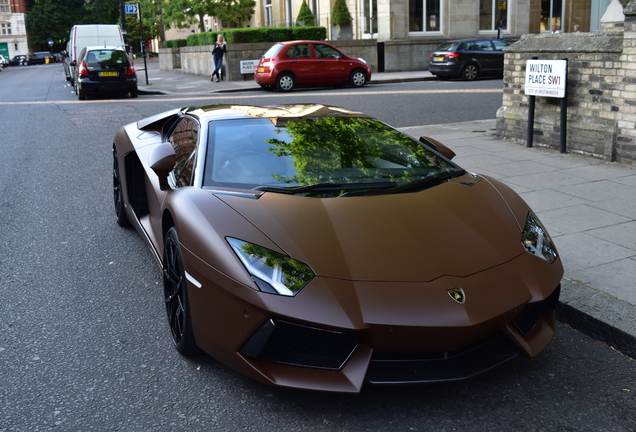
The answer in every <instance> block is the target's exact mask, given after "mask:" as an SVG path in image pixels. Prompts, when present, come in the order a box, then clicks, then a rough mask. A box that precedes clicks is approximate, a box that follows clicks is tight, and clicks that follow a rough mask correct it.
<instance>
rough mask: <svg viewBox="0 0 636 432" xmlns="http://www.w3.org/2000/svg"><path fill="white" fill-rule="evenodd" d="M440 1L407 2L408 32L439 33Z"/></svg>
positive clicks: (412, 0)
mask: <svg viewBox="0 0 636 432" xmlns="http://www.w3.org/2000/svg"><path fill="white" fill-rule="evenodd" d="M440 1H441V0H409V31H410V32H439V31H440V24H441V19H440V18H441V17H440Z"/></svg>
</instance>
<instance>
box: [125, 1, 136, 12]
mask: <svg viewBox="0 0 636 432" xmlns="http://www.w3.org/2000/svg"><path fill="white" fill-rule="evenodd" d="M125 6H126V13H127V14H136V13H137V3H134V4H127V5H125Z"/></svg>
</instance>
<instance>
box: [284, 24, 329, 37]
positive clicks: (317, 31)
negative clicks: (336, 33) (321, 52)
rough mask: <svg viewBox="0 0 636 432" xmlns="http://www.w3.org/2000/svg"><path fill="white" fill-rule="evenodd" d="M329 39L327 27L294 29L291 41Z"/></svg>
mask: <svg viewBox="0 0 636 432" xmlns="http://www.w3.org/2000/svg"><path fill="white" fill-rule="evenodd" d="M325 39H327V28H326V27H294V28H293V30H292V37H291V39H290V40H325Z"/></svg>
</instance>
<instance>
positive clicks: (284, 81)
mask: <svg viewBox="0 0 636 432" xmlns="http://www.w3.org/2000/svg"><path fill="white" fill-rule="evenodd" d="M294 86H296V80H295V79H294V76H293V75H292V74H290V73H288V72H283V73H281V74H280V75H278V76H277V77H276V89H277V90H278V91H283V92H288V91H292V90H293V89H294Z"/></svg>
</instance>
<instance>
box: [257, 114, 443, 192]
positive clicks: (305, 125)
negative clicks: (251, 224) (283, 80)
mask: <svg viewBox="0 0 636 432" xmlns="http://www.w3.org/2000/svg"><path fill="white" fill-rule="evenodd" d="M277 120H278V122H277V123H278V124H277V126H278V128H277V129H279V130H280V131H281V132H282V131H283V130H284V132H285V134H284V135H282V134H281V136H280V138H270V139H268V140H267V143H268V144H272V145H274V147H272V148H270V149H269V151H270V152H272V153H274V154H275V155H276V156H279V157H290V158H292V159H293V161H294V162H293V164H294V167H295V168H296V174H295V175H293V176H291V177H287V178H285V177H283V176H278V177H277V179H278V180H279V181H283V182H285V183H291V184H295V185H310V184H315V183H327V182H337V183H347V182H357V183H359V182H369V183H373V182H377V181H387V180H390V181H394V182H395V183H396V184H398V185H401V184H405V183H408V182H411V181H413V180H419V179H421V178H424V177H428V176H430V175H435V174H439V173H443V172H449V171H454V170H456V167H455V166H454V165H452V164H450V163H449V162H448V161H446V160H444V159H443V158H441V157H439V156H438V155H436V154H434V153H433V152H431V151H429V150H428V149H427V148H425V147H424V146H422V145H420V144H419V143H417V142H415V141H414V140H412V139H411V138H410V137H408V136H407V135H404V134H402V133H401V132H399V131H397V130H395V129H392V128H390V127H388V126H387V125H385V124H384V123H382V122H380V121H378V120H374V119H369V118H352V117H321V118H299V119H285V120H283V122H284V123H285V124H284V125H280V123H281V119H277ZM282 126H284V129H283V128H282Z"/></svg>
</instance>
